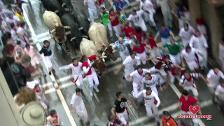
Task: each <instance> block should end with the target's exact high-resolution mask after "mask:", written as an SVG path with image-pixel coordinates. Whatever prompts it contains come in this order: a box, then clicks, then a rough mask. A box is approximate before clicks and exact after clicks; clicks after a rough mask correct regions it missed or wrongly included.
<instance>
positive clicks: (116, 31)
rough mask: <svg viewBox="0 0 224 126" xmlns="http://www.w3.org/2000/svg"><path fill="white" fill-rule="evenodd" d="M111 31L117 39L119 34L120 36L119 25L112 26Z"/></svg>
mask: <svg viewBox="0 0 224 126" xmlns="http://www.w3.org/2000/svg"><path fill="white" fill-rule="evenodd" d="M113 29H114V32H115V35H116V36H117V37H119V36H120V34H121V25H120V24H118V25H116V26H113Z"/></svg>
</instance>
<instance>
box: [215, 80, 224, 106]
mask: <svg viewBox="0 0 224 126" xmlns="http://www.w3.org/2000/svg"><path fill="white" fill-rule="evenodd" d="M219 82H220V84H219V85H218V86H217V88H216V90H215V96H216V98H218V101H219V102H221V104H222V105H223V102H224V79H220V81H219Z"/></svg>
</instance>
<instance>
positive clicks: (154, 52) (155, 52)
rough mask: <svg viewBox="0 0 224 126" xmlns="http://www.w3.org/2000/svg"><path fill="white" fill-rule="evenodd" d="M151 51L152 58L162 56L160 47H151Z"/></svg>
mask: <svg viewBox="0 0 224 126" xmlns="http://www.w3.org/2000/svg"><path fill="white" fill-rule="evenodd" d="M149 53H150V56H151V57H152V58H157V57H160V56H161V54H160V50H159V49H158V48H153V49H151V50H150V51H149Z"/></svg>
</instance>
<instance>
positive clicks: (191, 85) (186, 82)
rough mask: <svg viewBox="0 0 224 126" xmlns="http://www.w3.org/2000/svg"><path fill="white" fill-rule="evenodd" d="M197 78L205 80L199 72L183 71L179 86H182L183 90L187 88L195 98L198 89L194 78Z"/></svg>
mask: <svg viewBox="0 0 224 126" xmlns="http://www.w3.org/2000/svg"><path fill="white" fill-rule="evenodd" d="M198 78H201V79H203V80H205V79H204V77H203V75H202V74H200V73H189V72H187V71H185V73H184V74H183V75H182V77H181V80H180V86H182V87H183V88H184V90H187V91H188V92H189V91H191V92H192V93H193V95H194V97H196V98H197V97H198V90H197V86H196V84H195V79H198Z"/></svg>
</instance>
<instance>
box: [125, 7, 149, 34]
mask: <svg viewBox="0 0 224 126" xmlns="http://www.w3.org/2000/svg"><path fill="white" fill-rule="evenodd" d="M143 14H144V11H142V10H139V11H137V10H135V9H134V10H133V12H132V14H130V15H129V17H128V20H129V21H132V22H133V23H134V25H135V26H138V27H141V29H142V30H143V31H145V32H146V31H147V27H146V25H145V21H144V19H143Z"/></svg>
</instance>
